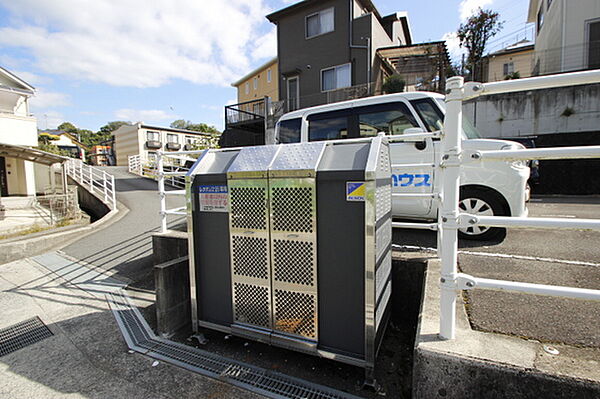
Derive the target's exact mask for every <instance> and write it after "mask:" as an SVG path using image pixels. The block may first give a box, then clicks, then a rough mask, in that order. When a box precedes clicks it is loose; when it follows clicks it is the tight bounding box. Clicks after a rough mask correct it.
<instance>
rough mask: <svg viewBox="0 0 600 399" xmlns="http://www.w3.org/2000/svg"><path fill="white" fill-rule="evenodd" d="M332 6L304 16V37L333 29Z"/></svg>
mask: <svg viewBox="0 0 600 399" xmlns="http://www.w3.org/2000/svg"><path fill="white" fill-rule="evenodd" d="M333 20H334V13H333V7H332V8H328V9H326V10H323V11H319V12H317V13H315V14H312V15H309V16H307V17H306V38H307V39H309V38H311V37H314V36H318V35H322V34H324V33H327V32H333V29H334V22H333Z"/></svg>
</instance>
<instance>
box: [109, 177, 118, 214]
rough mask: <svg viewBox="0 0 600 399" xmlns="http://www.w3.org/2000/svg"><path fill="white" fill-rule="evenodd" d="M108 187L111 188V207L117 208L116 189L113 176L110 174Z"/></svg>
mask: <svg viewBox="0 0 600 399" xmlns="http://www.w3.org/2000/svg"><path fill="white" fill-rule="evenodd" d="M110 187H111V188H112V204H113V209H117V189H116V188H115V176H114V175H110Z"/></svg>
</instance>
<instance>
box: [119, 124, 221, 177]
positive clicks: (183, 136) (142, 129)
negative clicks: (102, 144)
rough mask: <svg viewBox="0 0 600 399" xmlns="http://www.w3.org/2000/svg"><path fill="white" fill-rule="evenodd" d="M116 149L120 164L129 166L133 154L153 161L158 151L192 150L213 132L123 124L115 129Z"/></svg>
mask: <svg viewBox="0 0 600 399" xmlns="http://www.w3.org/2000/svg"><path fill="white" fill-rule="evenodd" d="M113 135H114V136H115V144H114V151H115V154H116V157H117V165H118V166H127V165H128V158H129V156H131V155H139V156H140V158H141V159H142V160H145V161H151V160H153V159H154V157H155V154H156V151H157V150H161V151H165V152H166V151H180V150H191V149H193V146H194V145H195V144H200V143H202V142H203V141H204V140H207V139H209V138H211V137H212V136H213V134H211V133H202V132H196V131H193V130H185V129H174V128H170V127H159V126H150V125H145V124H143V123H142V122H138V123H135V124H133V125H123V126H121V127H120V128H118V129H117V130H115V131H114V133H113Z"/></svg>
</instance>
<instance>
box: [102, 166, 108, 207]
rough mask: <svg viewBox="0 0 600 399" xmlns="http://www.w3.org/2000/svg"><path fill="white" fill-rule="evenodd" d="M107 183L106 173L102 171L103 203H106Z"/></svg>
mask: <svg viewBox="0 0 600 399" xmlns="http://www.w3.org/2000/svg"><path fill="white" fill-rule="evenodd" d="M107 182H108V178H107V177H106V171H104V170H103V171H102V187H103V188H104V202H105V203H106V202H108V187H107V186H106V183H107Z"/></svg>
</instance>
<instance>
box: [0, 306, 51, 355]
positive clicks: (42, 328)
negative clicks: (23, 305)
mask: <svg viewBox="0 0 600 399" xmlns="http://www.w3.org/2000/svg"><path fill="white" fill-rule="evenodd" d="M52 335H53V334H52V331H50V329H48V327H46V325H45V324H44V323H43V322H42V321H41V320H40V318H39V317H37V316H36V317H33V318H31V319H28V320H25V321H22V322H20V323H17V324H14V325H12V326H10V327H6V328H3V329H1V330H0V357H2V356H4V355H8V354H9V353H12V352H14V351H17V350H19V349H21V348H24V347H26V346H29V345H32V344H35V343H36V342H39V341H41V340H43V339H45V338H48V337H51V336H52Z"/></svg>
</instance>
